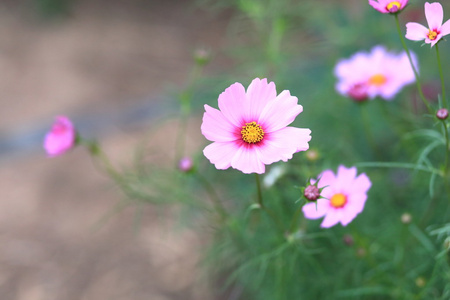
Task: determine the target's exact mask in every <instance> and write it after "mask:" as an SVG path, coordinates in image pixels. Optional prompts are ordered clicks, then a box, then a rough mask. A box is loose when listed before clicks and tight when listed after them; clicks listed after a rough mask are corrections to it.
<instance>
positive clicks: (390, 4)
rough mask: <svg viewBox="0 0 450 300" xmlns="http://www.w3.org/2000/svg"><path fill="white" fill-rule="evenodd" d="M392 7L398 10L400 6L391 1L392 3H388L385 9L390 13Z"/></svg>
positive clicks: (398, 3)
mask: <svg viewBox="0 0 450 300" xmlns="http://www.w3.org/2000/svg"><path fill="white" fill-rule="evenodd" d="M394 6H397V8H398V9H400V6H402V5H401V4H400V2H398V1H392V2H389V4H388V5H387V6H386V9H387V10H388V11H390V10H391V9H392V7H394Z"/></svg>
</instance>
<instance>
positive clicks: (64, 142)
mask: <svg viewBox="0 0 450 300" xmlns="http://www.w3.org/2000/svg"><path fill="white" fill-rule="evenodd" d="M75 138H76V132H75V129H74V127H73V125H72V122H71V121H70V120H69V118H67V117H65V116H57V117H56V119H55V122H54V123H53V125H52V129H51V130H50V131H49V132H48V133H47V134H46V135H45V139H44V148H45V151H46V152H47V154H48V156H50V157H52V156H57V155H60V154H63V153H64V152H66V151H68V150H70V149H71V148H72V147H73V146H74V144H75Z"/></svg>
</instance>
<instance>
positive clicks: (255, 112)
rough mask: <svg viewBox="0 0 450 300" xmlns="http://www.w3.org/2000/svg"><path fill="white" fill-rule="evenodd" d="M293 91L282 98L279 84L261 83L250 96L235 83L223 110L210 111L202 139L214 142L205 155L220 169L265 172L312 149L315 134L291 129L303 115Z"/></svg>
mask: <svg viewBox="0 0 450 300" xmlns="http://www.w3.org/2000/svg"><path fill="white" fill-rule="evenodd" d="M297 102H298V99H297V97H294V96H291V94H290V93H289V91H283V92H281V93H280V94H279V95H278V96H277V91H276V88H275V84H274V83H273V82H270V83H267V79H259V78H256V79H254V80H253V81H252V83H251V84H250V85H249V87H248V89H247V91H245V88H244V87H243V86H242V84H240V83H238V82H236V83H234V84H232V85H231V86H230V87H228V88H227V89H226V90H225V91H224V92H222V93H221V94H220V96H219V109H220V110H217V109H215V108H212V107H210V106H208V105H205V110H206V112H205V113H204V115H203V123H202V126H201V131H202V134H203V135H204V136H205V137H206V138H207V139H208V140H210V141H212V142H214V143H212V144H210V145H208V146H206V148H205V149H204V150H203V153H204V154H205V156H206V157H207V158H208V159H209V161H210V162H211V163H212V164H214V165H215V166H216V168H217V169H220V170H224V169H227V168H229V167H230V166H231V167H232V168H234V169H237V170H240V171H242V172H243V173H247V174H248V173H258V174H262V173H264V172H265V165H268V164H271V163H274V162H277V161H280V160H283V161H287V160H288V159H291V158H292V155H293V154H294V153H295V152H298V151H305V150H307V149H308V148H309V145H308V142H309V140H310V139H311V136H310V134H311V130H309V129H304V128H295V127H287V126H288V125H289V124H290V123H292V122H293V121H294V119H295V118H296V116H297V115H298V114H300V113H301V112H302V110H303V107H302V106H301V105H298V104H297Z"/></svg>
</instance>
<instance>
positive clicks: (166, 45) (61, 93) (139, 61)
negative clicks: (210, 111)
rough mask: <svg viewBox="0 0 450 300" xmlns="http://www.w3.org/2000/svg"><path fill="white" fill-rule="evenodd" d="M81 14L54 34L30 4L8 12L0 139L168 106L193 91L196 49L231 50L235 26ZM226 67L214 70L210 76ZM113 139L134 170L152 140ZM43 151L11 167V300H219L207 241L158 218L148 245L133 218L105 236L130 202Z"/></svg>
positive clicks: (1, 58)
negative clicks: (202, 267)
mask: <svg viewBox="0 0 450 300" xmlns="http://www.w3.org/2000/svg"><path fill="white" fill-rule="evenodd" d="M26 3H28V4H29V3H30V1H28V2H26ZM26 3H25V4H26ZM72 4H73V7H72V9H71V11H70V14H69V15H68V16H66V17H64V18H61V19H59V20H53V21H51V22H48V21H43V20H40V19H39V18H37V17H36V16H35V15H33V13H31V12H30V11H29V10H27V6H24V4H23V5H22V6H21V5H17V3H15V2H13V1H6V2H5V3H4V4H2V5H0V35H1V36H2V42H0V99H1V100H0V101H2V109H1V110H0V137H2V136H5V135H8V136H16V135H21V134H24V133H26V132H29V131H33V130H34V129H35V128H36V127H38V126H41V125H42V124H47V125H48V126H50V125H51V122H52V121H53V117H54V116H55V115H58V114H66V115H69V116H71V114H77V115H82V114H84V113H92V111H102V110H103V109H108V110H109V111H115V112H120V110H121V109H125V108H126V107H129V106H133V105H135V104H136V103H137V102H139V101H142V99H146V98H148V99H157V98H154V97H151V96H150V95H159V94H162V93H164V92H165V90H166V88H167V86H169V85H172V86H182V85H183V84H184V83H185V79H186V76H187V73H188V71H189V67H190V66H191V64H192V52H193V51H194V50H195V49H196V48H197V47H201V46H205V47H208V48H210V49H212V50H218V49H221V48H222V47H223V46H224V43H225V38H224V36H225V29H226V26H227V22H228V20H229V14H227V13H222V14H213V13H211V12H210V11H205V10H202V9H199V8H196V7H195V6H194V5H193V3H192V2H191V1H176V0H166V1H143V0H141V1H139V0H132V1H101V0H96V1H89V0H80V1H72ZM221 67H222V65H221V64H220V60H218V62H214V61H213V63H212V64H211V66H210V67H209V71H210V72H214V70H215V69H220V68H221ZM149 121H150V122H149V123H148V124H147V125H149V124H151V120H149ZM141 125H142V124H141ZM198 126H199V124H198V123H195V122H193V124H192V126H191V127H190V129H189V132H190V133H191V136H192V140H190V141H189V146H190V149H196V148H198V147H199V144H201V143H202V139H201V137H200V136H199V132H198ZM112 127H113V128H112V129H111V130H110V131H109V134H108V135H105V136H100V137H99V138H100V139H101V140H102V144H103V145H104V146H105V148H106V149H107V152H108V153H109V154H110V155H111V156H112V158H113V159H114V160H116V161H118V162H119V165H120V164H121V163H123V164H125V163H126V162H128V161H129V160H130V159H131V157H132V151H133V149H134V146H135V145H136V144H137V142H138V141H139V140H141V138H142V137H143V135H144V132H145V129H144V127H142V126H136V127H133V128H131V129H130V128H127V129H126V130H125V129H123V128H116V127H114V126H112ZM172 127H173V126H171V124H170V123H169V124H168V125H167V126H165V127H163V128H161V130H160V132H159V133H157V134H156V137H155V140H154V142H155V144H156V145H158V143H160V144H161V145H164V143H171V142H173V141H170V139H168V137H169V136H170V132H169V133H168V130H172ZM19 140H20V138H19ZM34 146H36V145H34ZM37 147H38V148H39V149H40V150H39V151H34V152H30V151H28V152H26V151H25V152H24V153H26V154H21V155H14V153H8V154H5V155H4V156H3V157H2V159H1V160H0V167H1V168H0V299H1V300H44V299H45V300H100V299H109V300H122V299H123V300H125V299H127V300H130V299H133V300H141V299H142V300H144V299H146V300H148V299H151V300H163V299H172V300H173V299H185V300H189V299H213V298H214V296H212V295H213V294H214V293H213V292H212V291H211V289H210V288H208V287H207V286H206V285H205V284H204V283H202V282H201V281H200V280H199V277H198V276H196V275H195V274H197V273H198V271H197V270H198V268H197V263H198V259H199V250H200V249H201V248H202V243H204V241H203V238H202V237H199V236H198V234H196V233H194V232H192V231H189V230H181V231H180V230H178V231H174V230H173V228H172V225H171V224H172V221H171V220H170V218H169V219H168V220H167V221H165V222H161V217H157V214H158V211H157V210H155V209H154V208H152V207H150V206H148V207H146V208H145V209H144V211H143V218H142V223H141V226H140V231H139V232H137V233H136V232H135V231H134V229H133V219H134V210H133V209H125V210H124V211H122V212H119V213H118V214H116V215H114V216H113V217H112V218H110V219H109V220H108V221H107V222H106V223H105V224H103V226H100V227H96V226H95V224H97V222H98V221H99V220H100V218H101V217H102V216H104V215H105V213H107V212H108V211H109V210H110V209H111V208H112V207H113V206H114V205H115V204H116V203H117V202H118V201H119V200H120V199H121V197H122V195H121V194H120V192H119V191H118V190H117V189H116V188H115V187H114V185H113V184H112V183H111V181H110V180H108V178H106V177H105V176H104V175H103V174H101V173H99V172H98V170H97V169H96V168H95V166H94V165H93V164H92V162H91V160H90V159H89V157H88V155H87V153H86V151H85V150H84V149H75V150H74V151H72V152H70V153H68V154H67V155H64V156H61V157H57V158H52V159H48V158H46V157H45V154H44V152H43V150H42V149H41V148H40V144H39V145H38V146H37ZM33 149H34V148H33ZM161 153H162V155H166V156H168V155H169V156H170V155H171V153H170V152H169V153H168V152H167V151H166V150H165V149H161ZM169 216H170V214H169ZM193 274H194V275H193Z"/></svg>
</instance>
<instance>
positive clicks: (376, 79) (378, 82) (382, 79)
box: [369, 74, 387, 86]
mask: <svg viewBox="0 0 450 300" xmlns="http://www.w3.org/2000/svg"><path fill="white" fill-rule="evenodd" d="M386 81H387V78H386V76H384V75H383V74H375V75H373V76H372V77H370V78H369V84H370V85H374V86H382V85H383V84H385V83H386Z"/></svg>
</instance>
